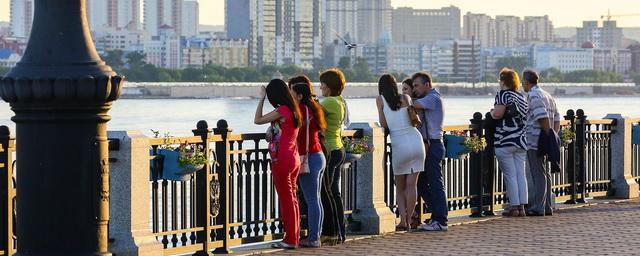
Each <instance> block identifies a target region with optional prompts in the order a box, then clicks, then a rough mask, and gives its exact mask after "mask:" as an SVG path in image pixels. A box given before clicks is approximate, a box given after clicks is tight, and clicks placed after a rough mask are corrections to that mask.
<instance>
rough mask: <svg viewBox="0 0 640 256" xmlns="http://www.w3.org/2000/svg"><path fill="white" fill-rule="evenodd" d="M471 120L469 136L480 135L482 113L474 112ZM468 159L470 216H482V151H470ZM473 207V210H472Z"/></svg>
mask: <svg viewBox="0 0 640 256" xmlns="http://www.w3.org/2000/svg"><path fill="white" fill-rule="evenodd" d="M470 121H471V130H470V131H469V132H470V134H469V136H473V135H477V136H478V137H482V133H483V127H482V122H483V121H482V114H481V113H480V112H476V113H474V114H473V119H471V120H470ZM469 161H470V162H471V165H470V168H471V169H470V170H469V188H470V196H471V197H472V199H471V216H470V217H474V218H475V217H482V211H483V210H484V207H483V206H484V202H483V201H484V200H483V197H484V190H483V185H484V182H483V175H482V169H483V168H482V164H483V160H482V153H473V152H472V153H470V156H469ZM474 209H475V210H474Z"/></svg>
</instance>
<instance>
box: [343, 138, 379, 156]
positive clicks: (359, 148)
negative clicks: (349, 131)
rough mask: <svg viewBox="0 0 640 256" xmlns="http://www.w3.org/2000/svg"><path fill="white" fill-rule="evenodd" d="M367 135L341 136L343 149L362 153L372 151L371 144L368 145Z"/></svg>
mask: <svg viewBox="0 0 640 256" xmlns="http://www.w3.org/2000/svg"><path fill="white" fill-rule="evenodd" d="M368 141H369V136H363V137H362V139H355V138H343V139H342V144H344V150H345V151H346V152H348V153H352V154H364V153H369V152H373V146H371V145H369V143H368Z"/></svg>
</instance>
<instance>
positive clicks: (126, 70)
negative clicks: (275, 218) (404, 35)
mask: <svg viewBox="0 0 640 256" xmlns="http://www.w3.org/2000/svg"><path fill="white" fill-rule="evenodd" d="M101 57H102V59H103V60H104V61H105V62H106V63H107V64H109V65H110V66H111V67H112V68H113V69H114V70H116V71H117V72H118V73H119V74H122V75H124V76H125V77H126V78H127V81H130V82H264V81H269V80H271V78H272V77H273V76H274V74H276V73H278V72H279V73H280V74H282V76H283V77H284V78H287V77H292V76H295V75H307V76H309V77H310V78H311V79H312V80H317V78H318V75H319V74H320V72H321V71H322V70H324V69H326V67H321V68H317V69H308V70H305V69H302V68H300V67H297V66H294V65H288V66H279V67H276V66H263V67H261V68H254V67H241V68H227V67H223V66H219V65H207V66H205V67H203V68H185V69H166V68H158V67H156V66H153V65H151V64H148V63H145V61H144V59H145V57H146V56H145V55H144V54H143V53H141V52H129V53H126V54H125V53H124V52H123V51H120V50H115V51H108V52H106V53H105V54H104V55H103V56H101ZM528 66H531V63H529V58H527V57H503V58H499V59H498V60H497V62H496V68H498V69H499V68H502V67H508V68H513V69H515V70H517V71H518V72H522V70H523V69H524V68H526V67H528ZM338 68H340V69H341V70H342V71H343V72H344V74H345V77H346V78H347V81H349V82H377V81H378V76H377V75H375V74H372V73H371V72H370V70H369V65H368V64H367V61H366V60H365V59H363V58H357V59H356V60H355V63H353V64H352V63H351V59H350V58H349V57H343V58H341V59H340V61H339V62H338ZM9 69H10V68H6V67H0V75H2V74H6V73H7V72H9ZM392 74H393V75H394V76H395V77H396V78H397V79H398V80H402V79H403V78H405V77H407V74H403V73H392ZM497 75H498V74H487V75H485V76H484V77H483V78H482V81H481V82H496V81H497V80H498V76H497ZM540 76H541V81H542V82H554V83H556V82H558V83H620V82H623V81H624V77H623V75H621V74H617V73H613V72H604V71H595V70H579V71H573V72H568V73H562V72H560V70H558V69H556V68H551V69H548V70H544V71H542V72H540ZM629 77H630V78H631V79H633V81H634V82H635V83H636V84H637V85H640V73H635V74H629ZM434 81H435V82H448V79H446V78H441V77H434ZM398 82H400V81H398Z"/></svg>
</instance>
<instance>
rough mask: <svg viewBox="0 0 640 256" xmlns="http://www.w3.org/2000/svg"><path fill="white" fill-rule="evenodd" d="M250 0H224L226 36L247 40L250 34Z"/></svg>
mask: <svg viewBox="0 0 640 256" xmlns="http://www.w3.org/2000/svg"><path fill="white" fill-rule="evenodd" d="M251 2H253V1H252V0H225V2H224V27H225V31H226V32H227V37H228V38H231V39H245V40H248V39H249V37H250V36H251V24H250V23H249V22H250V21H251V15H250V14H251V13H250V11H251Z"/></svg>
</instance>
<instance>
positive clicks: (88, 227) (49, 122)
mask: <svg viewBox="0 0 640 256" xmlns="http://www.w3.org/2000/svg"><path fill="white" fill-rule="evenodd" d="M103 11H106V10H103ZM87 24H88V23H87V18H86V15H85V0H56V1H50V0H36V1H35V12H34V21H33V30H32V32H31V36H30V40H29V42H28V44H27V49H26V51H25V54H24V57H22V60H21V61H20V62H19V63H18V64H17V65H16V67H14V68H13V69H12V70H11V71H9V73H7V75H6V76H5V77H2V79H1V80H0V97H1V98H2V99H3V100H4V101H6V102H9V103H10V104H11V109H12V110H13V111H14V112H15V116H14V117H13V118H12V120H13V121H14V122H15V123H16V136H17V140H16V148H17V152H16V154H17V166H18V172H19V173H18V175H17V188H16V189H17V213H18V216H17V241H18V255H44V254H46V255H109V254H110V253H109V252H108V249H107V241H108V237H107V224H108V221H109V161H108V151H107V150H108V144H107V136H106V127H107V125H106V123H107V122H108V121H109V120H110V119H111V117H110V116H109V115H108V114H107V112H108V111H109V109H110V108H111V104H112V102H113V101H114V100H116V99H117V98H118V97H119V95H120V90H121V87H122V82H123V78H122V77H120V76H117V75H116V73H115V72H113V71H112V70H111V68H110V67H109V66H107V65H106V64H105V63H104V62H103V61H102V60H100V57H99V56H98V54H97V53H96V50H95V47H94V45H93V41H92V39H91V35H90V33H89V27H88V25H87Z"/></svg>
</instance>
